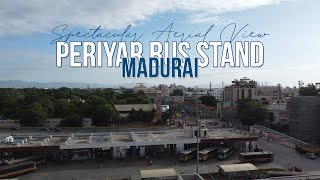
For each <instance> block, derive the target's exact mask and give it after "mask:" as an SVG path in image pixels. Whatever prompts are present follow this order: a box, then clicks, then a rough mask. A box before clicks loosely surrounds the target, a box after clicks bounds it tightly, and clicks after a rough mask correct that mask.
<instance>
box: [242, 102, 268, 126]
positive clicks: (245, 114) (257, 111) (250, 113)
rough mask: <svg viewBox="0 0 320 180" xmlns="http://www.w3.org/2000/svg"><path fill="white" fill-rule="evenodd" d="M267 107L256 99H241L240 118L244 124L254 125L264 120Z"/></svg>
mask: <svg viewBox="0 0 320 180" xmlns="http://www.w3.org/2000/svg"><path fill="white" fill-rule="evenodd" d="M266 113H267V111H266V109H265V108H264V107H263V106H262V105H261V104H260V103H259V102H258V101H256V100H252V99H241V100H239V101H238V111H237V115H238V119H239V120H240V122H241V123H242V124H243V125H247V126H252V125H254V124H257V123H261V122H263V121H264V119H265V117H266Z"/></svg>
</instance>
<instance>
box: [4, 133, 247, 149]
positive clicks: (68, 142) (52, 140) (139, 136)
mask: <svg viewBox="0 0 320 180" xmlns="http://www.w3.org/2000/svg"><path fill="white" fill-rule="evenodd" d="M0 136H1V137H2V138H1V142H0V149H1V148H17V147H18V148H21V147H42V146H43V147H48V146H51V147H52V146H55V147H57V148H60V149H81V148H92V147H95V148H109V147H115V146H139V145H162V144H177V143H183V144H192V143H196V137H195V136H194V133H192V131H190V130H186V129H172V130H166V131H137V132H106V133H63V132H60V133H47V132H42V133H20V134H0ZM243 138H252V136H251V135H250V134H248V133H247V134H244V133H241V131H234V130H232V129H214V130H208V133H207V136H206V138H202V139H213V140H216V139H220V140H223V141H226V140H228V139H236V140H237V139H238V140H243ZM201 141H202V140H201Z"/></svg>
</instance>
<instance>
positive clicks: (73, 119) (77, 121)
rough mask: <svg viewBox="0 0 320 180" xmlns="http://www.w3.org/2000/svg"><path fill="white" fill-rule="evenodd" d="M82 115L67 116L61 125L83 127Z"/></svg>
mask: <svg viewBox="0 0 320 180" xmlns="http://www.w3.org/2000/svg"><path fill="white" fill-rule="evenodd" d="M82 121H83V119H82V117H81V116H80V115H78V114H71V115H68V116H66V117H65V118H63V119H62V121H61V122H60V126H61V127H82Z"/></svg>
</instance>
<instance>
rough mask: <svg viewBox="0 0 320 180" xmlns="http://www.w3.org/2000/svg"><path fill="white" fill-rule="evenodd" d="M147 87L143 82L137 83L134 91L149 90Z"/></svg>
mask: <svg viewBox="0 0 320 180" xmlns="http://www.w3.org/2000/svg"><path fill="white" fill-rule="evenodd" d="M147 89H148V88H147V87H146V86H144V84H143V83H137V85H136V86H135V87H134V88H133V92H135V93H137V92H139V91H142V92H146V91H147Z"/></svg>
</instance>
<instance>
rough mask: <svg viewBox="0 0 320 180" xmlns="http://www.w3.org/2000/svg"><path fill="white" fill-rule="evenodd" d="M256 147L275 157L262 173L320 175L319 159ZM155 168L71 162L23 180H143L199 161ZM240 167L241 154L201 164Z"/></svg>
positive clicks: (136, 162) (158, 163)
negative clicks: (295, 170)
mask: <svg viewBox="0 0 320 180" xmlns="http://www.w3.org/2000/svg"><path fill="white" fill-rule="evenodd" d="M255 144H257V145H258V146H259V147H261V148H263V149H264V150H265V151H272V152H273V153H274V161H273V162H271V163H256V164H255V165H256V166H257V167H258V168H260V169H266V168H283V169H288V167H292V166H296V167H299V168H301V169H302V171H320V158H317V159H316V160H310V159H307V158H306V157H305V156H300V154H298V153H297V152H296V151H295V150H293V149H289V148H287V147H284V146H282V145H279V144H276V143H273V142H268V141H266V140H263V139H259V140H258V141H257V142H255V143H254V145H255ZM152 161H153V165H152V166H148V165H147V162H146V160H140V159H128V160H127V161H126V167H123V164H122V161H120V160H119V159H112V160H105V161H104V162H102V164H101V167H100V168H98V167H97V165H96V161H94V160H85V161H69V162H66V163H64V164H61V163H57V162H47V163H46V164H44V165H42V166H40V167H39V168H38V169H37V172H36V173H32V174H28V175H24V176H21V179H23V180H51V179H52V180H55V179H61V180H64V179H66V180H67V179H68V180H100V179H101V180H102V179H104V180H105V179H117V178H124V177H129V176H130V177H131V179H140V174H139V170H141V169H158V168H174V169H175V170H176V172H177V173H193V172H196V167H197V166H196V160H192V161H190V162H187V163H181V162H178V161H176V160H175V158H174V157H166V158H162V159H152ZM234 163H240V161H239V160H238V154H236V155H234V156H232V157H230V158H229V159H227V160H224V161H219V160H217V159H216V158H211V159H209V160H208V161H206V162H200V166H199V171H200V173H209V172H210V173H212V172H217V171H218V167H217V165H220V164H234Z"/></svg>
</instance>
